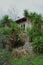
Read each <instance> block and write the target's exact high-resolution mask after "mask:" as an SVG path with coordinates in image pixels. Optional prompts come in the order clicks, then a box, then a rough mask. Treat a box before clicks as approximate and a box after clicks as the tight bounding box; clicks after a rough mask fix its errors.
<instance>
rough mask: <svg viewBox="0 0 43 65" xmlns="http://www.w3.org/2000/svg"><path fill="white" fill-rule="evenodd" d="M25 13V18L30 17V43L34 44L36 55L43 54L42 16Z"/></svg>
mask: <svg viewBox="0 0 43 65" xmlns="http://www.w3.org/2000/svg"><path fill="white" fill-rule="evenodd" d="M24 12H25V17H27V16H29V17H30V22H31V23H32V28H31V29H30V28H27V34H28V35H29V41H30V42H31V43H32V46H33V48H34V51H35V52H36V53H43V20H42V16H41V15H40V14H37V13H28V11H27V10H25V11H24Z"/></svg>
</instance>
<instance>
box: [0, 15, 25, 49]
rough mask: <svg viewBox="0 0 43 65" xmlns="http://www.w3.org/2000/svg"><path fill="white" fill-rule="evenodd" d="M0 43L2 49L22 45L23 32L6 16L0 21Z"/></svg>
mask: <svg viewBox="0 0 43 65" xmlns="http://www.w3.org/2000/svg"><path fill="white" fill-rule="evenodd" d="M0 22H1V23H0V41H1V43H0V44H2V46H3V48H5V47H6V45H7V47H8V48H9V49H10V48H15V47H19V46H22V45H24V37H23V35H22V34H23V31H22V30H21V29H20V27H19V26H18V24H17V23H16V22H14V21H13V20H12V19H9V18H8V16H7V15H6V16H4V17H3V19H2V20H1V21H0Z"/></svg>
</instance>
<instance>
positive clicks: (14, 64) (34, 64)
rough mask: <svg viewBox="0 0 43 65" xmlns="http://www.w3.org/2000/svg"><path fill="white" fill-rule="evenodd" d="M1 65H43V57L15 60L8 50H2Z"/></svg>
mask: <svg viewBox="0 0 43 65" xmlns="http://www.w3.org/2000/svg"><path fill="white" fill-rule="evenodd" d="M6 62H7V63H8V64H6ZM0 65H43V55H34V54H33V55H28V56H27V57H20V58H14V57H12V55H11V54H10V53H9V52H7V51H6V50H1V51H0Z"/></svg>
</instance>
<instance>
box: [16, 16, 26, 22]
mask: <svg viewBox="0 0 43 65" xmlns="http://www.w3.org/2000/svg"><path fill="white" fill-rule="evenodd" d="M25 21H26V18H25V17H23V18H21V19H18V20H16V21H15V22H16V23H21V22H25Z"/></svg>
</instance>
